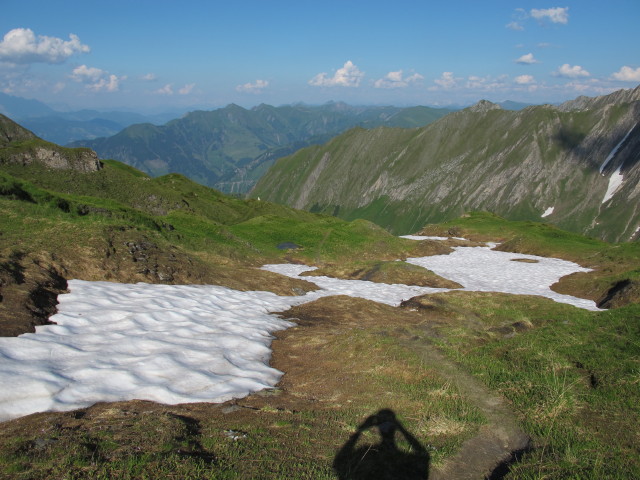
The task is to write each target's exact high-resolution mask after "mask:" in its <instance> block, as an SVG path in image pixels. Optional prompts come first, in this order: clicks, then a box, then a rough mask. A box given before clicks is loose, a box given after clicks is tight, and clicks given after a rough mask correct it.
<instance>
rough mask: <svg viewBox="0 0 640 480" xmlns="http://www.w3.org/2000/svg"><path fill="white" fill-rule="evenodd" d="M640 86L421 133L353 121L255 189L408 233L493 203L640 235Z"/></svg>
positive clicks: (609, 234)
mask: <svg viewBox="0 0 640 480" xmlns="http://www.w3.org/2000/svg"><path fill="white" fill-rule="evenodd" d="M639 123H640V87H637V88H635V89H632V90H621V91H618V92H615V93H612V94H610V95H607V96H602V97H595V98H588V97H580V98H577V99H576V100H573V101H570V102H566V103H564V104H562V105H559V106H551V105H543V106H532V107H528V108H525V109H523V110H520V111H507V110H505V109H503V108H501V107H500V106H499V105H497V104H493V103H491V102H487V101H481V102H479V103H478V104H476V105H474V106H472V107H469V108H466V109H464V110H461V111H458V112H455V113H451V114H450V115H447V116H446V117H444V118H441V119H440V120H438V121H436V122H434V123H431V124H429V125H428V126H425V127H422V128H418V129H391V128H375V129H371V130H365V129H362V128H356V129H352V130H350V131H348V132H346V133H344V134H342V135H340V136H338V137H336V138H334V139H332V140H331V141H330V142H328V143H326V144H325V145H322V146H313V147H309V148H305V149H303V150H300V151H298V152H296V153H295V154H293V155H291V156H288V157H286V158H282V159H280V160H279V161H278V162H277V163H276V164H275V165H274V166H273V167H272V168H271V169H270V170H269V171H268V172H267V173H266V174H265V175H264V176H263V177H262V178H261V179H260V181H259V182H258V184H257V185H256V187H255V188H254V189H253V191H252V193H251V195H252V196H253V197H260V198H261V199H263V200H270V201H275V202H279V203H282V204H285V205H289V206H292V207H295V208H303V209H307V210H310V211H312V212H323V213H329V214H333V215H337V216H340V217H342V218H345V219H351V218H366V219H369V220H372V221H374V222H376V223H378V224H379V225H382V226H384V227H387V228H390V229H391V230H392V231H394V232H396V233H410V232H413V231H415V230H416V229H418V228H420V227H421V226H422V225H424V224H425V223H430V222H439V221H443V220H447V219H451V218H454V217H457V216H459V215H461V214H464V213H465V212H466V211H470V210H487V211H491V212H493V213H496V214H498V215H501V216H504V217H506V218H508V219H518V220H535V221H548V222H550V223H553V224H556V225H558V226H560V227H561V228H564V229H567V230H571V231H576V232H580V233H586V234H588V235H592V236H598V237H601V238H603V239H606V240H609V241H627V240H630V239H637V238H638V237H639V236H640V201H639V197H640V183H639V182H640V125H639Z"/></svg>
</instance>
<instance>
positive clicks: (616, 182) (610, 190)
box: [601, 165, 624, 203]
mask: <svg viewBox="0 0 640 480" xmlns="http://www.w3.org/2000/svg"><path fill="white" fill-rule="evenodd" d="M621 168H622V165H621V166H619V167H618V168H617V170H616V171H615V172H613V173H612V174H611V177H609V186H608V187H607V192H606V193H605V194H604V198H603V199H602V202H601V203H606V202H608V201H609V200H611V198H613V196H614V195H615V194H616V192H617V191H618V189H619V188H620V186H621V185H622V182H623V180H624V175H622V174H621V173H620V169H621Z"/></svg>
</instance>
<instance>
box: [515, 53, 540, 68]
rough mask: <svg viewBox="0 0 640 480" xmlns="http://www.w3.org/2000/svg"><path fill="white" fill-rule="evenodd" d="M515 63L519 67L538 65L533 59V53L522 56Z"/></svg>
mask: <svg viewBox="0 0 640 480" xmlns="http://www.w3.org/2000/svg"><path fill="white" fill-rule="evenodd" d="M516 63H519V64H521V65H533V64H534V63H540V62H538V60H536V59H535V58H533V53H527V54H526V55H522V56H521V57H520V58H518V59H517V60H516Z"/></svg>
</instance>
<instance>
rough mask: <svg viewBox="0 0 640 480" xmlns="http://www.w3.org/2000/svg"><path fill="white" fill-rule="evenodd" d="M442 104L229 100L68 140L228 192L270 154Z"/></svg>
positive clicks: (399, 120)
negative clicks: (162, 120) (248, 104)
mask: <svg viewBox="0 0 640 480" xmlns="http://www.w3.org/2000/svg"><path fill="white" fill-rule="evenodd" d="M447 113H450V110H446V109H434V108H428V107H411V108H405V109H401V108H397V107H352V106H349V105H346V104H344V103H329V104H326V105H323V106H320V107H312V106H306V105H292V106H282V107H273V106H270V105H264V104H263V105H260V106H258V107H255V108H253V109H250V110H247V109H244V108H242V107H239V106H238V105H233V104H232V105H229V106H227V107H225V108H222V109H218V110H213V111H195V112H191V113H189V114H187V115H185V116H184V117H182V118H179V119H176V120H172V121H171V122H169V123H167V124H166V125H162V126H155V125H151V124H137V125H132V126H130V127H128V128H126V129H125V130H123V131H121V132H119V133H118V134H117V135H114V136H112V137H108V138H100V139H95V140H91V141H82V142H75V143H74V144H73V146H86V147H89V148H92V149H93V150H95V151H96V152H97V153H98V155H100V157H101V158H113V159H115V160H119V161H121V162H124V163H127V164H129V165H132V166H134V167H136V168H138V169H140V170H142V171H144V172H146V173H148V174H150V175H153V176H157V175H164V174H167V173H170V172H177V173H181V174H183V175H186V176H187V177H189V178H191V179H193V180H195V181H197V182H199V183H202V184H204V185H209V186H214V187H216V188H218V189H219V190H221V191H225V192H230V193H244V192H248V191H249V190H250V189H251V187H253V185H254V184H255V182H256V180H257V179H258V178H260V176H261V175H262V174H263V173H264V172H265V171H266V170H267V169H268V167H269V166H271V165H272V164H273V162H274V161H275V160H277V159H278V158H280V157H283V156H285V155H290V154H292V153H293V152H295V151H296V150H298V149H300V148H303V147H306V146H308V145H312V144H320V143H323V142H326V141H327V140H329V139H330V138H331V137H333V136H335V135H338V134H339V133H342V132H344V131H345V130H347V129H349V128H351V127H354V126H356V125H361V126H366V127H375V126H378V125H390V126H403V127H417V126H423V125H426V124H428V123H430V122H432V121H435V120H437V119H439V118H441V117H443V116H444V115H446V114H447Z"/></svg>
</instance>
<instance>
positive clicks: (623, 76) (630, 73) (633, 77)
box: [612, 65, 640, 82]
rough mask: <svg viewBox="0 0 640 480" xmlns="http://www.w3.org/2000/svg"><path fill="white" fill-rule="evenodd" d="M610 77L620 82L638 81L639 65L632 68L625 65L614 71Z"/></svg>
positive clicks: (639, 79) (639, 80)
mask: <svg viewBox="0 0 640 480" xmlns="http://www.w3.org/2000/svg"><path fill="white" fill-rule="evenodd" d="M612 77H613V78H614V79H615V80H620V81H622V82H640V67H638V68H636V69H633V68H631V67H628V66H626V65H625V66H624V67H622V68H621V69H620V70H618V71H617V72H615V73H614V74H613V75H612Z"/></svg>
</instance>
